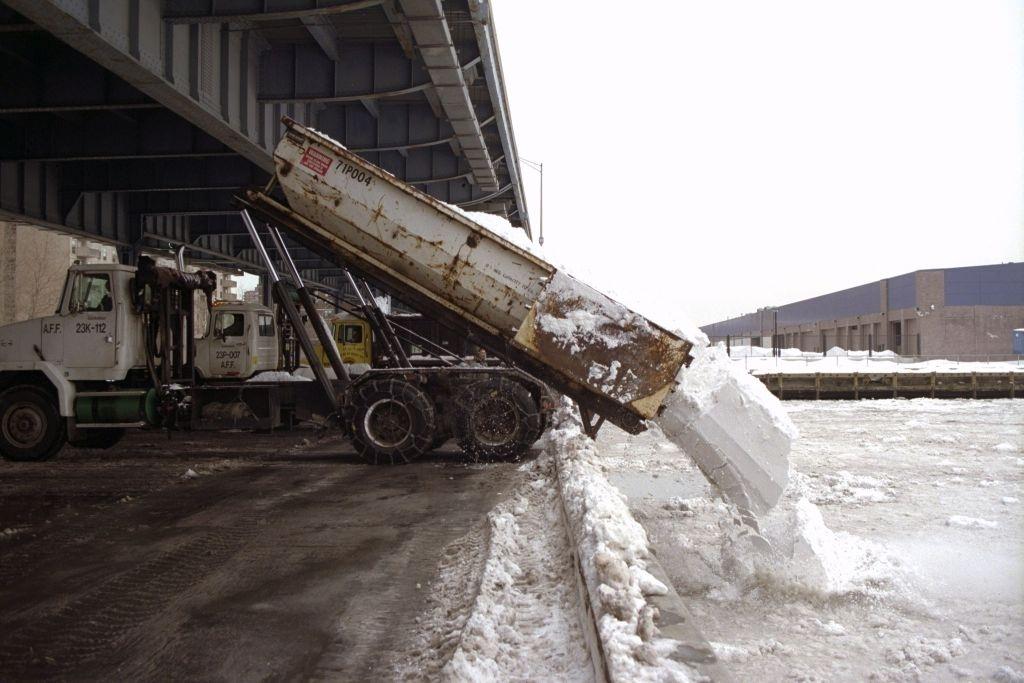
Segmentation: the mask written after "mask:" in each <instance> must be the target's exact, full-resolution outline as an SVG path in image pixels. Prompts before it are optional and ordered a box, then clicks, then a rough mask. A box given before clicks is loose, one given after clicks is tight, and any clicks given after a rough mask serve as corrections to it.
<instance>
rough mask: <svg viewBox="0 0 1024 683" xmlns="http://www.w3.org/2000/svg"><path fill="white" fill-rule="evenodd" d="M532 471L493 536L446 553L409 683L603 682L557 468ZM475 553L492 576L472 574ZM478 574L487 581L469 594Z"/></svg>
mask: <svg viewBox="0 0 1024 683" xmlns="http://www.w3.org/2000/svg"><path fill="white" fill-rule="evenodd" d="M523 471H524V473H525V478H524V479H525V480H524V482H523V483H522V484H521V485H520V486H519V487H517V488H516V489H514V490H513V492H512V494H511V495H510V499H509V500H507V501H505V502H503V503H501V504H499V505H498V506H497V507H496V508H495V509H494V510H493V511H492V512H491V513H490V514H489V515H488V520H487V529H486V531H485V533H481V534H480V535H479V536H478V537H477V538H474V536H476V534H470V535H469V536H467V537H466V538H465V539H461V540H460V541H459V542H457V544H458V547H457V550H458V551H461V552H449V553H446V555H447V557H448V558H449V560H448V561H446V563H445V564H444V565H443V566H442V567H441V570H440V579H439V581H438V583H437V584H435V585H434V586H432V587H431V589H432V590H433V591H434V593H435V596H436V606H435V608H434V609H433V610H432V611H431V614H430V616H429V618H428V623H427V625H426V629H425V632H424V633H423V634H422V635H421V641H422V645H423V648H422V650H421V653H422V654H421V656H419V657H417V658H414V659H413V660H410V661H408V662H407V663H406V665H405V667H403V669H404V670H403V671H402V672H401V674H400V675H401V676H402V677H403V678H405V679H419V678H431V679H436V678H438V677H439V678H441V679H443V680H449V681H470V680H472V681H476V680H561V681H592V680H593V669H592V663H591V659H590V654H589V652H588V651H587V648H586V644H585V641H584V635H583V630H582V628H581V626H580V623H579V618H578V614H579V611H578V606H577V600H578V598H577V591H576V584H575V578H574V575H573V571H574V569H573V566H572V556H571V553H570V548H569V538H568V532H567V530H566V528H565V525H564V522H563V518H562V515H561V511H560V510H559V508H558V505H559V503H558V499H557V494H556V492H555V489H554V483H553V481H554V480H553V472H552V471H551V462H550V461H548V460H547V459H544V460H543V461H540V462H535V463H531V464H529V465H526V466H524V467H523ZM457 544H453V546H456V545H457ZM474 551H475V553H479V554H478V555H477V558H476V559H477V561H478V562H479V561H480V559H481V555H482V560H483V561H482V567H480V565H479V564H477V565H476V567H472V565H473V564H475V563H474V562H473V558H472V556H471V555H472V554H474ZM467 552H468V553H469V554H470V556H467ZM460 567H462V568H465V569H463V570H460V569H459V568H460ZM470 567H472V568H473V569H475V570H476V571H472V570H470V571H466V569H469V568H470ZM470 574H472V575H473V576H474V577H478V578H477V580H476V583H475V586H474V588H475V591H474V592H470V593H467V591H466V590H465V589H466V588H468V584H469V583H470V582H469V581H467V578H469V575H470Z"/></svg>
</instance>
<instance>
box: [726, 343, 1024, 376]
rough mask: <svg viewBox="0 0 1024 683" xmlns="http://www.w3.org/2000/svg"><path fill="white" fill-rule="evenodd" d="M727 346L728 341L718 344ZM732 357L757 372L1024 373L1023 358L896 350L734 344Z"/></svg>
mask: <svg viewBox="0 0 1024 683" xmlns="http://www.w3.org/2000/svg"><path fill="white" fill-rule="evenodd" d="M716 345H717V346H719V347H722V348H725V343H724V342H718V343H717V344H716ZM729 356H730V357H731V358H732V359H733V360H734V361H736V362H737V363H738V364H740V365H742V366H743V367H744V369H746V370H747V371H749V372H752V373H754V374H755V375H761V374H772V373H778V372H782V373H788V374H803V373H815V372H824V373H828V372H840V373H850V372H860V373H891V372H905V373H920V374H930V373H933V372H937V373H951V372H954V373H956V372H966V373H969V372H1024V362H1021V361H992V362H982V361H955V360H947V359H935V360H926V361H918V362H913V361H912V360H911V359H909V358H902V357H900V356H898V355H896V354H895V353H893V352H892V351H877V352H874V353H872V354H870V355H869V354H868V352H867V351H848V350H846V349H841V348H839V347H833V348H831V349H829V350H828V351H826V352H825V355H824V356H823V355H822V354H821V353H819V352H817V351H801V350H800V349H780V350H779V356H778V357H776V356H774V355H773V353H772V349H766V348H763V347H760V346H730V347H729Z"/></svg>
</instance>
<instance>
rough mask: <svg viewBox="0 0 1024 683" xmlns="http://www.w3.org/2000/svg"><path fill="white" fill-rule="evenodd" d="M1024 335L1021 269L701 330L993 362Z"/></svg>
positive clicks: (789, 308)
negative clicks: (1022, 331)
mask: <svg viewBox="0 0 1024 683" xmlns="http://www.w3.org/2000/svg"><path fill="white" fill-rule="evenodd" d="M1018 328H1024V262H1018V263H999V264H993V265H985V266H970V267H966V268H941V269H934V270H918V271H914V272H912V273H905V274H903V275H899V276H896V277H891V278H886V279H884V280H878V281H876V282H871V283H868V284H865V285H859V286H857V287H851V288H850V289H844V290H841V291H838V292H832V293H830V294H824V295H822V296H817V297H813V298H811V299H805V300H803V301H796V302H793V303H789V304H785V305H783V306H775V307H765V308H761V309H758V310H757V311H756V312H754V313H748V314H747V315H742V316H739V317H736V318H730V319H729V320H723V321H721V322H717V323H713V324H710V325H705V326H704V327H703V328H702V329H703V330H704V332H706V333H707V334H708V335H709V336H710V337H711V338H712V339H714V340H719V339H724V338H726V337H727V336H728V337H730V338H731V339H732V340H734V342H735V343H738V344H739V343H752V344H754V345H760V346H771V345H772V344H773V341H774V343H775V344H776V345H778V346H781V347H785V348H799V349H802V350H804V351H818V352H824V351H827V350H828V349H830V348H832V347H833V346H838V347H841V348H845V349H851V350H868V349H871V350H874V351H882V350H892V351H895V352H897V353H900V354H904V355H916V356H957V357H967V356H973V357H989V358H993V359H995V358H997V357H1003V356H1012V355H1014V354H1015V353H1020V352H1019V351H1015V350H1014V331H1015V330H1016V329H1018Z"/></svg>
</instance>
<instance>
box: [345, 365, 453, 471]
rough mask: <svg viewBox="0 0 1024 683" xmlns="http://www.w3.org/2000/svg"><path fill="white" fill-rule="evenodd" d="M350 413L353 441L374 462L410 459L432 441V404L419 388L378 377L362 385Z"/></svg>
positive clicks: (423, 451)
mask: <svg viewBox="0 0 1024 683" xmlns="http://www.w3.org/2000/svg"><path fill="white" fill-rule="evenodd" d="M355 404H356V405H355V411H354V412H353V414H352V423H351V429H352V443H353V445H355V447H356V451H358V452H359V455H360V456H362V457H363V459H364V460H366V461H368V462H370V463H373V464H374V465H395V464H401V463H406V462H411V461H412V460H415V459H416V458H418V457H420V456H421V455H423V454H424V453H426V452H427V451H429V450H430V446H431V444H432V443H433V442H434V429H435V416H434V405H433V404H432V403H431V402H430V399H429V398H427V395H426V394H425V393H423V392H422V391H420V390H419V389H418V388H416V387H415V386H413V385H412V384H409V383H408V382H403V381H401V380H391V379H381V380H376V381H372V382H367V383H366V384H364V385H363V386H361V387H360V388H359V389H358V390H357V392H356V397H355Z"/></svg>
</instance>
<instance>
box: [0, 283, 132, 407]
mask: <svg viewBox="0 0 1024 683" xmlns="http://www.w3.org/2000/svg"><path fill="white" fill-rule="evenodd" d="M134 273H135V269H134V268H131V267H129V266H122V265H117V264H94V265H76V266H72V267H71V268H70V269H69V270H68V275H67V280H66V281H65V283H64V289H63V290H62V293H61V298H60V304H59V305H58V307H57V311H56V313H54V314H53V315H50V316H46V317H43V318H35V319H32V320H25V321H22V322H18V323H13V324H11V325H5V326H3V327H0V372H16V371H41V372H43V373H44V374H46V375H47V376H48V377H51V378H52V377H57V378H59V379H60V380H61V381H63V382H76V381H88V380H106V381H119V380H122V379H124V377H125V375H126V374H127V373H128V371H129V370H130V369H132V368H133V367H139V366H140V365H145V356H144V354H143V346H142V326H141V319H140V317H139V316H138V315H137V314H136V313H135V312H134V309H133V307H132V302H131V280H132V277H133V275H134ZM61 409H62V410H61V414H71V413H70V410H71V406H70V398H69V400H68V402H67V405H62V406H61Z"/></svg>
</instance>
